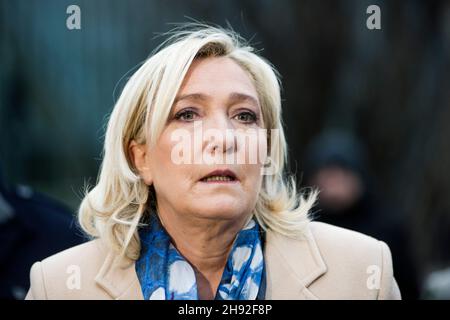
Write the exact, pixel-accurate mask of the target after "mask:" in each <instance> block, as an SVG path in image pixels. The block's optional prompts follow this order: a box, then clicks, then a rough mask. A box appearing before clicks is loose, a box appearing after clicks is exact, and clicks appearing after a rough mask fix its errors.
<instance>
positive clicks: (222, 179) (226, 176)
mask: <svg viewBox="0 0 450 320" xmlns="http://www.w3.org/2000/svg"><path fill="white" fill-rule="evenodd" d="M200 181H201V182H205V183H233V182H237V181H238V179H237V176H236V174H235V173H234V172H233V171H231V170H228V169H227V170H214V171H212V172H210V173H208V174H207V175H206V176H204V177H203V178H201V179H200Z"/></svg>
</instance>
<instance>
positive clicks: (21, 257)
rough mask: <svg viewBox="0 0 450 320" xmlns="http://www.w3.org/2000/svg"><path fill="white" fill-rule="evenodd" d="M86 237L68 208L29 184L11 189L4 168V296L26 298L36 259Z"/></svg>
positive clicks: (0, 184)
mask: <svg viewBox="0 0 450 320" xmlns="http://www.w3.org/2000/svg"><path fill="white" fill-rule="evenodd" d="M84 240H85V238H84V237H83V236H82V235H81V232H79V231H78V230H77V227H76V224H74V219H73V217H72V214H71V212H70V210H69V209H68V208H67V207H65V206H64V205H63V204H61V203H59V202H58V201H56V200H55V199H52V198H50V197H47V196H45V195H43V194H40V193H38V192H35V191H34V190H33V189H31V188H30V187H28V186H25V185H19V186H15V187H12V188H8V187H7V186H6V183H5V182H4V181H3V179H2V176H1V170H0V243H1V244H2V245H1V246H0V299H18V300H21V299H24V298H25V295H26V292H27V291H26V290H27V289H28V287H29V286H30V279H29V270H30V267H31V265H32V264H33V262H35V261H36V260H40V259H43V258H45V257H47V256H48V255H51V254H54V253H56V252H58V251H61V250H63V249H66V248H69V247H71V246H74V245H77V244H80V243H82V242H83V241H84Z"/></svg>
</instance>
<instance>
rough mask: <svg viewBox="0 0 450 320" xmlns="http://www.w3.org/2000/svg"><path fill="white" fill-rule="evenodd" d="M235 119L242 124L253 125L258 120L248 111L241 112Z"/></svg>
mask: <svg viewBox="0 0 450 320" xmlns="http://www.w3.org/2000/svg"><path fill="white" fill-rule="evenodd" d="M235 118H236V119H237V120H238V121H241V122H243V123H255V122H256V121H257V120H258V118H257V116H256V114H254V113H253V112H249V111H245V112H241V113H239V114H237V115H236V116H235Z"/></svg>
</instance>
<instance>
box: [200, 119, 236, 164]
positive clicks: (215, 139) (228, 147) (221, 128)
mask: <svg viewBox="0 0 450 320" xmlns="http://www.w3.org/2000/svg"><path fill="white" fill-rule="evenodd" d="M236 146H237V144H236V137H235V134H234V126H233V123H232V122H231V120H230V119H229V118H228V116H227V115H225V114H222V113H217V114H215V115H214V116H211V118H210V119H209V120H207V121H206V124H205V126H204V147H205V150H206V151H207V152H208V153H210V154H212V155H213V154H215V153H216V152H218V153H224V154H227V153H233V152H236Z"/></svg>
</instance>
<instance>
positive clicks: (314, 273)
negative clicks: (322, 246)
mask: <svg viewBox="0 0 450 320" xmlns="http://www.w3.org/2000/svg"><path fill="white" fill-rule="evenodd" d="M264 256H265V263H266V277H267V288H266V299H267V300H273V299H275V300H276V299H291V300H292V299H318V298H317V297H316V296H315V295H314V294H313V293H312V292H311V291H309V289H308V287H309V286H310V285H311V284H312V283H313V282H314V281H315V280H316V279H318V278H319V277H320V276H322V275H323V274H324V273H325V272H326V271H327V267H326V264H325V262H324V260H323V258H322V256H321V254H320V251H319V248H318V246H317V243H316V241H315V239H314V236H313V234H312V233H311V230H310V229H309V228H306V229H305V233H304V238H303V239H302V240H293V239H290V238H287V237H285V236H282V235H280V234H278V233H275V232H273V231H270V230H269V231H267V233H266V243H265V252H264ZM95 281H96V283H97V284H98V285H99V286H100V287H102V288H103V290H105V291H106V292H107V293H108V294H109V295H110V296H111V297H112V298H113V299H123V300H142V299H143V295H142V290H141V286H140V283H139V279H138V277H137V274H136V270H135V263H134V261H131V260H128V259H125V260H122V262H120V261H119V258H118V257H117V255H115V254H113V253H110V254H108V255H107V257H106V259H105V261H104V263H103V265H102V267H101V268H100V271H99V272H98V274H97V276H96V277H95Z"/></svg>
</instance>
